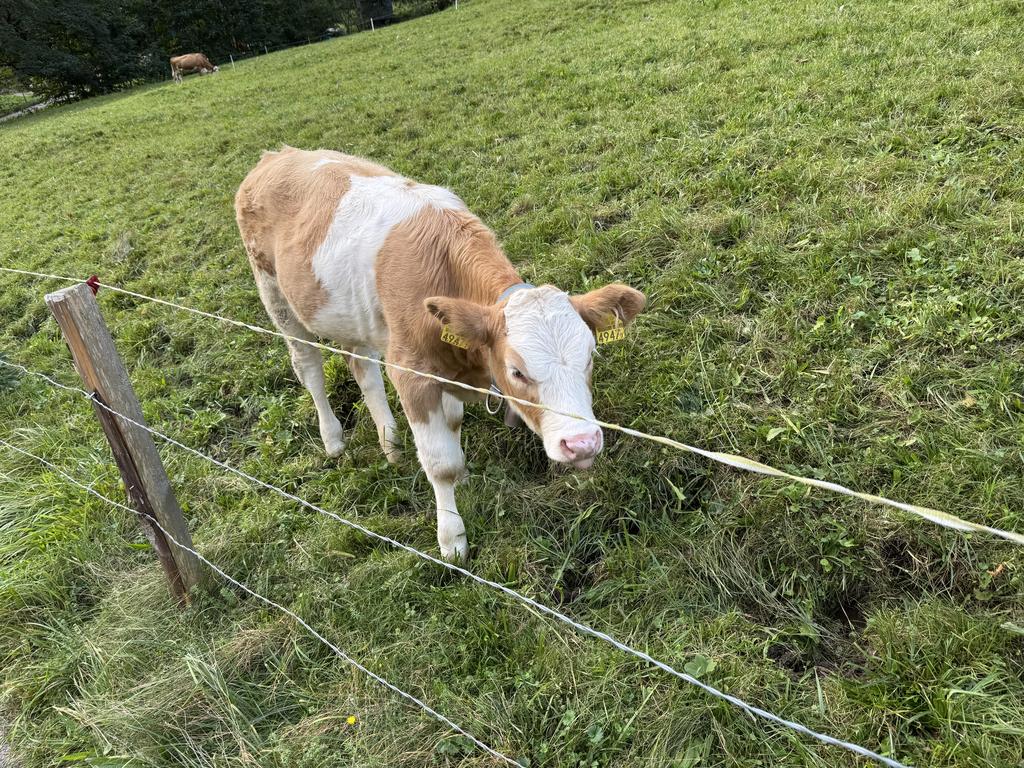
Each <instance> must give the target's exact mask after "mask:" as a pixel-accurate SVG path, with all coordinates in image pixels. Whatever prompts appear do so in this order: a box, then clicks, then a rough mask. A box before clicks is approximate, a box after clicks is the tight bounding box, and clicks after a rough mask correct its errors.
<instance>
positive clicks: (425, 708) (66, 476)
mask: <svg viewBox="0 0 1024 768" xmlns="http://www.w3.org/2000/svg"><path fill="white" fill-rule="evenodd" d="M0 445H4V446H6V447H7V448H10V449H11V450H14V451H17V452H18V453H20V454H23V455H25V456H28V457H29V458H32V459H35V460H36V461H38V462H39V463H41V464H44V465H45V466H47V467H49V468H50V469H51V470H53V471H54V472H56V473H57V474H58V475H60V476H61V477H63V478H64V479H65V480H66V481H68V482H69V483H71V484H72V485H76V486H78V487H79V488H81V489H83V490H85V491H88V492H89V493H91V494H92V495H93V496H95V497H96V498H98V499H102V500H103V501H105V502H107V503H108V504H111V505H113V506H115V507H118V508H120V509H123V510H125V511H126V512H129V513H130V514H132V515H133V516H134V515H135V514H136V511H135V510H134V509H132V508H131V507H129V506H127V505H125V504H122V503H121V502H119V501H114V500H113V499H111V498H108V497H106V496H104V495H103V494H102V493H100V492H99V491H97V490H95V489H94V488H92V487H90V486H88V485H86V484H85V483H82V482H79V481H78V480H76V479H75V478H74V477H72V476H71V475H69V474H68V473H67V472H65V471H64V470H62V469H60V468H59V467H58V466H57V465H55V464H54V463H53V462H50V461H47V460H46V459H44V458H42V457H41V456H36V455H35V454H34V453H30V452H28V451H26V450H24V449H22V448H19V447H18V446H16V445H13V444H11V443H9V442H7V441H6V440H4V439H3V438H0ZM147 520H148V521H149V522H150V523H152V524H153V525H155V526H156V527H157V528H159V529H160V530H161V531H163V534H164V536H166V537H167V538H168V539H170V540H171V541H172V542H173V543H174V544H175V545H176V546H178V547H179V548H181V549H183V550H185V551H186V552H191V553H192V554H193V555H195V556H196V557H197V558H198V559H199V560H201V561H202V562H204V563H205V564H206V565H208V566H209V567H210V569H212V570H213V571H215V572H216V573H218V574H219V575H220V576H221V577H222V578H223V579H225V580H226V581H229V582H231V583H232V584H234V585H235V586H236V587H238V588H239V589H241V590H244V591H245V592H246V593H248V594H250V595H252V596H253V597H255V598H256V599H257V600H259V601H261V602H263V603H265V604H267V605H269V606H271V607H273V608H276V609H277V610H279V611H281V612H282V613H284V614H286V615H287V616H290V617H291V618H292V619H294V620H295V621H297V622H298V623H299V624H301V625H302V627H303V628H304V629H305V630H306V631H307V632H309V634H311V635H312V636H313V637H315V638H316V639H317V640H319V641H320V642H321V643H323V644H324V645H326V646H327V647H328V648H330V649H331V650H332V651H334V653H335V654H337V655H338V656H339V657H340V658H342V659H344V660H345V661H347V662H348V663H349V664H351V665H352V666H353V667H355V668H356V669H358V670H359V671H360V672H362V673H363V674H365V675H368V676H369V677H371V678H373V679H374V680H376V681H377V682H378V683H380V684H381V685H383V686H384V687H385V688H388V689H389V690H391V691H393V692H395V693H397V694H398V695H399V696H401V697H402V698H404V699H407V700H408V701H411V702H412V703H413V704H415V705H416V706H417V707H419V708H420V709H422V710H423V711H424V712H426V713H428V714H429V715H432V716H433V717H435V718H437V719H438V720H439V721H441V722H442V723H444V724H445V725H447V726H448V727H449V728H451V729H452V730H453V731H456V732H457V733H459V734H461V735H463V736H465V737H466V738H467V739H469V740H470V741H471V742H473V743H474V744H475V745H476V746H478V747H479V748H480V749H482V750H484V751H485V752H488V753H490V754H491V755H493V756H494V757H496V758H498V759H499V760H503V761H504V762H506V763H508V764H509V765H513V766H516V768H521V764H520V763H519V762H518V761H517V760H513V759H512V758H511V757H508V756H507V755H503V754H502V753H501V752H499V751H498V750H496V749H494V748H493V747H490V746H488V745H487V744H485V743H484V742H482V741H480V739H478V738H477V737H476V736H474V735H473V734H471V733H470V732H469V731H467V730H466V729H465V728H462V727H460V726H458V725H456V724H455V723H453V722H452V721H451V720H449V719H448V718H447V717H445V716H444V715H442V714H441V713H440V712H438V711H437V710H436V709H433V708H432V707H431V706H430V705H428V704H426V703H425V702H423V701H422V700H420V699H418V698H416V697H415V696H413V695H412V694H411V693H406V692H405V691H403V690H402V689H401V688H399V687H398V686H397V685H395V684H394V683H390V682H388V681H387V680H385V679H384V678H383V677H381V676H380V675H378V674H377V673H376V672H374V671H372V670H370V669H367V668H366V667H364V666H363V665H362V664H360V663H359V662H358V661H356V660H355V659H353V658H352V657H351V656H349V655H348V654H347V653H345V652H344V651H343V650H341V648H339V647H338V646H336V645H335V644H334V643H332V642H331V641H330V640H328V639H327V638H326V637H324V636H323V635H321V634H320V633H319V632H317V631H316V630H315V629H313V627H311V626H310V625H309V624H307V623H306V621H305V620H304V619H303V618H302V617H301V616H299V615H298V614H297V613H295V612H294V611H292V610H290V609H288V608H285V607H284V606H283V605H281V604H280V603H275V602H274V601H273V600H271V599H270V598H269V597H264V596H263V595H261V594H260V593H259V592H256V591H255V590H254V589H251V588H250V587H248V586H246V585H245V584H243V583H242V582H240V581H239V580H238V579H236V578H234V577H232V576H230V575H228V574H227V573H225V572H224V571H223V570H222V569H221V568H220V567H219V566H217V565H214V564H213V563H212V562H210V561H209V560H207V559H206V557H204V556H203V555H201V554H200V553H199V552H197V551H196V550H194V549H192V548H191V547H187V546H185V545H184V544H182V543H181V542H179V541H178V540H177V539H176V538H174V536H173V535H172V534H171V533H170V531H168V530H167V529H166V528H164V527H163V526H162V525H160V522H159V521H158V520H156V519H155V518H152V517H147Z"/></svg>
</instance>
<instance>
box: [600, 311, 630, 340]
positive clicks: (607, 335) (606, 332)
mask: <svg viewBox="0 0 1024 768" xmlns="http://www.w3.org/2000/svg"><path fill="white" fill-rule="evenodd" d="M609 320H610V323H609V325H608V327H605V328H602V329H601V330H599V331H598V332H597V343H598V344H611V343H612V342H616V341H622V340H623V339H624V338H626V329H625V327H623V325H622V323H621V322H620V321H619V316H618V315H615V317H614V318H609Z"/></svg>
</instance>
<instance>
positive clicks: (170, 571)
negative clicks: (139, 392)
mask: <svg viewBox="0 0 1024 768" xmlns="http://www.w3.org/2000/svg"><path fill="white" fill-rule="evenodd" d="M46 306H48V307H49V308H50V312H51V313H53V316H54V318H56V320H57V324H58V325H59V326H60V329H61V331H62V332H63V333H64V339H65V341H67V344H68V347H69V348H70V349H71V356H72V357H73V358H74V361H75V368H76V369H78V375H79V376H81V377H82V382H83V383H84V384H85V388H86V390H88V391H89V392H90V393H91V394H92V396H93V398H94V401H95V402H93V409H94V410H95V411H96V416H97V418H98V419H99V421H100V425H101V426H102V427H103V433H104V434H105V435H106V436H107V441H108V442H109V443H110V448H111V450H112V451H113V453H114V460H115V461H116V462H117V466H118V469H120V470H121V479H122V480H124V485H125V488H126V490H127V492H128V498H129V499H130V500H131V502H132V505H133V506H134V507H135V509H136V510H137V512H138V517H139V521H140V522H141V524H142V527H143V529H144V530H145V532H146V536H147V538H148V539H149V541H150V543H151V544H152V545H153V549H154V550H156V553H157V557H158V558H159V560H160V565H161V566H162V567H163V569H164V573H165V574H166V576H167V580H168V581H169V582H170V587H171V594H173V595H174V597H175V598H176V599H177V600H178V601H179V602H180V603H185V602H187V600H188V591H189V589H191V588H192V586H193V585H195V584H196V582H197V581H198V580H199V574H200V568H199V561H198V560H197V559H196V556H195V555H193V554H192V553H191V552H188V551H186V550H184V549H182V548H181V547H178V546H177V545H175V543H174V542H173V541H170V540H169V539H168V538H167V537H166V536H165V535H164V533H163V531H161V530H160V529H159V528H157V527H156V526H155V525H153V523H152V522H151V520H154V519H155V520H156V521H157V522H158V523H159V524H160V525H161V526H163V527H164V528H166V529H167V531H168V533H170V535H171V536H173V537H174V539H176V540H177V541H178V542H179V543H181V544H183V545H184V546H186V547H192V537H191V535H190V534H189V532H188V526H187V525H186V524H185V518H184V516H183V515H182V514H181V507H179V506H178V500H177V499H176V498H175V497H174V491H172V490H171V482H170V480H168V479H167V473H166V472H165V471H164V465H163V463H162V462H161V461H160V454H159V453H158V452H157V450H156V446H155V445H154V444H153V438H152V437H151V435H150V434H149V432H147V431H146V430H145V429H142V428H141V427H138V426H136V425H135V424H131V423H130V422H127V421H125V420H123V419H120V418H118V417H116V416H114V415H113V414H112V413H110V411H107V410H106V409H104V408H102V407H101V406H100V405H98V403H104V404H106V405H107V406H108V407H109V408H111V409H112V410H114V411H117V412H118V413H121V414H124V415H125V416H127V417H128V418H130V419H132V420H134V421H137V422H138V423H139V424H145V423H146V422H145V419H144V418H143V416H142V406H140V405H139V400H138V397H136V395H135V390H134V389H132V385H131V381H130V380H129V378H128V371H127V370H125V367H124V363H123V362H121V357H120V355H118V353H117V348H116V347H115V346H114V340H113V339H112V338H111V336H110V331H108V330H107V326H106V324H105V323H104V322H103V315H102V314H100V307H99V304H97V302H96V298H95V296H93V292H92V289H91V287H90V286H89V285H86V284H85V283H80V284H79V285H75V286H72V287H71V288H64V289H63V290H60V291H57V292H56V293H50V294H47V295H46Z"/></svg>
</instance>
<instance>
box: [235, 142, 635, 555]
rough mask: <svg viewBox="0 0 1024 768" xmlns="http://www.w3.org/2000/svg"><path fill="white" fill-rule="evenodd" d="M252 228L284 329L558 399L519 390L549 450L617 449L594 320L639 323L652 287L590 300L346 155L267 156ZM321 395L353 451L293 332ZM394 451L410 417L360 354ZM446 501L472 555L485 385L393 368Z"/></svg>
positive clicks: (451, 531) (453, 210)
mask: <svg viewBox="0 0 1024 768" xmlns="http://www.w3.org/2000/svg"><path fill="white" fill-rule="evenodd" d="M235 213H236V216H237V219H238V228H239V231H240V232H241V235H242V241H243V242H244V244H245V248H246V251H247V253H248V256H249V261H250V263H251V265H252V270H253V274H254V275H255V277H256V284H257V286H258V288H259V292H260V297H261V299H262V300H263V304H264V305H265V306H266V309H267V312H268V313H269V314H270V317H271V319H272V320H273V321H274V323H275V324H276V325H277V327H278V328H279V329H280V330H281V331H282V332H283V333H285V334H287V335H289V336H293V337H296V338H298V339H305V340H313V339H314V337H316V336H322V337H326V338H329V339H333V340H334V341H335V342H337V343H338V344H339V345H340V346H342V347H343V348H345V349H348V350H351V351H353V352H357V353H359V354H362V355H367V356H370V357H373V358H375V359H379V358H380V355H381V354H383V355H384V357H385V359H386V360H387V361H388V362H390V363H395V364H398V365H401V366H404V367H407V368H411V369H414V370H417V371H424V372H427V373H431V374H435V375H437V376H441V377H444V378H446V379H449V380H454V381H459V382H462V383H465V384H470V385H472V386H475V387H481V388H483V389H487V388H488V387H489V386H492V385H493V386H496V387H498V388H499V389H500V391H501V392H504V393H507V394H510V395H514V396H516V397H519V398H522V399H523V400H528V401H531V402H534V403H541V404H544V405H546V406H548V407H550V408H552V409H555V410H558V411H561V412H562V413H563V414H571V415H572V416H578V417H580V418H572V417H570V416H566V415H559V414H556V413H552V412H551V411H547V410H544V409H541V408H535V407H530V406H525V405H519V404H516V403H512V402H509V406H510V407H511V408H512V409H513V411H514V412H515V414H517V415H518V416H519V417H521V419H522V420H523V421H524V422H525V423H526V424H527V425H528V426H529V427H530V429H532V430H533V431H534V432H535V433H536V434H538V435H539V436H540V437H541V438H542V440H543V442H544V450H545V452H546V453H547V455H548V457H549V458H550V459H552V460H553V461H556V462H561V463H565V464H571V465H573V466H575V467H577V468H580V469H585V468H587V467H589V466H590V465H591V464H592V463H593V461H594V458H595V457H596V456H597V454H598V453H600V451H601V448H602V446H603V436H602V434H601V430H600V428H599V427H598V426H597V425H596V424H594V423H593V421H592V420H593V418H594V414H593V411H592V409H591V399H592V398H591V391H590V375H591V358H592V356H593V353H594V344H595V338H594V336H595V332H596V331H598V330H602V329H605V328H606V327H608V326H609V325H614V326H615V327H616V329H618V328H620V327H621V326H623V325H625V324H627V323H629V322H630V321H631V320H632V319H633V318H634V317H635V316H636V315H637V314H638V313H639V312H640V311H641V310H642V309H643V306H644V303H645V298H644V295H643V294H642V293H640V292H639V291H636V290H634V289H633V288H630V287H628V286H625V285H621V284H612V285H606V286H605V287H603V288H598V289H596V290H593V291H590V292H589V293H585V294H582V295H579V296H569V295H567V294H566V293H564V292H562V291H560V290H558V289H557V288H555V287H554V286H550V285H543V286H539V287H534V286H532V285H529V284H527V283H524V282H523V281H522V280H521V279H520V277H519V275H518V273H517V272H516V270H515V268H514V267H513V266H512V264H511V263H510V262H509V260H508V259H507V258H506V257H505V254H504V253H503V252H502V250H501V248H500V246H499V245H498V242H497V240H496V239H495V237H494V234H493V233H492V232H491V230H490V229H488V228H487V227H486V226H485V225H484V224H483V223H482V222H481V221H480V219H478V218H477V217H476V216H474V215H473V214H472V213H470V211H469V210H468V209H467V208H466V205H465V204H464V203H463V202H462V200H460V199H459V198H458V197H456V196H455V194H454V193H452V192H450V191H449V190H447V189H443V188H442V187H434V186H429V185H426V184H419V183H417V182H415V181H412V180H410V179H406V178H404V177H402V176H399V175H398V174H396V173H394V172H392V171H390V170H388V169H387V168H384V167H382V166H380V165H377V164H375V163H372V162H370V161H368V160H363V159H361V158H358V157H352V156H349V155H343V154H341V153H340V152H332V151H329V150H318V151H315V152H306V151H303V150H299V149H294V148H292V147H285V148H283V149H282V150H281V151H279V152H264V153H263V157H262V159H261V160H260V161H259V163H258V164H257V165H256V167H255V168H254V169H253V170H252V171H251V172H250V173H249V175H248V176H247V177H246V178H245V181H243V182H242V185H241V187H239V189H238V193H237V195H236V196H235ZM288 347H289V350H290V353H291V359H292V366H293V367H294V368H295V373H296V375H297V376H298V378H299V381H301V382H302V384H304V385H305V387H306V388H307V389H308V390H309V392H310V394H311V395H312V396H313V403H314V404H315V406H316V410H317V414H318V417H319V422H320V435H321V437H322V438H323V441H324V446H325V448H326V449H327V453H328V454H329V455H331V456H336V455H338V454H339V453H340V452H341V451H342V450H343V449H344V445H345V443H344V440H343V437H342V429H341V423H340V422H339V421H338V418H337V417H336V416H335V415H334V412H333V411H332V410H331V406H330V404H329V403H328V400H327V392H326V390H325V388H324V372H323V355H322V353H321V352H320V350H319V349H317V348H316V347H312V346H309V345H306V344H302V343H301V342H296V341H292V340H289V341H288ZM347 359H348V364H349V367H350V368H351V370H352V373H353V375H354V376H355V379H356V382H357V383H358V384H359V388H360V389H361V390H362V393H363V397H364V398H365V400H366V405H367V407H368V408H369V411H370V414H371V416H372V417H373V420H374V422H375V424H376V426H377V436H378V439H379V441H380V444H381V447H382V448H383V450H384V453H385V455H386V456H387V458H388V460H389V461H391V462H394V461H395V460H396V459H397V457H398V452H397V447H396V444H395V442H394V441H395V418H394V416H393V415H392V413H391V409H390V408H389V407H388V401H387V395H386V393H385V391H384V381H383V379H382V377H381V371H380V365H379V364H378V363H368V362H366V361H363V360H357V359H352V358H347ZM388 373H389V375H390V377H391V380H392V381H393V382H394V385H395V389H396V390H397V391H398V396H399V399H400V400H401V403H402V408H403V410H404V411H405V414H406V417H407V418H408V420H409V425H410V426H411V428H412V434H413V438H414V440H415V443H416V450H417V453H418V456H419V461H420V464H421V465H422V466H423V469H424V471H425V473H426V475H427V477H428V479H429V480H430V483H431V485H432V486H433V488H434V494H435V496H436V500H437V540H438V544H439V545H440V548H441V554H442V555H443V556H444V557H445V558H448V559H452V560H464V559H465V557H466V554H467V541H466V529H465V526H464V525H463V522H462V518H461V517H460V516H459V513H458V509H457V507H456V504H455V484H456V482H457V481H458V480H460V479H461V478H462V477H463V476H464V475H465V465H464V456H463V453H462V446H461V444H460V430H461V427H462V416H463V402H464V401H469V400H479V399H482V396H480V395H477V394H476V393H472V392H468V391H467V390H463V389H460V388H458V387H455V386H452V385H450V384H443V383H440V382H437V381H434V380H431V379H428V378H425V377H422V376H417V375H415V374H411V373H407V372H404V371H400V370H396V369H394V368H389V369H388Z"/></svg>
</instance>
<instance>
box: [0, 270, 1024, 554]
mask: <svg viewBox="0 0 1024 768" xmlns="http://www.w3.org/2000/svg"><path fill="white" fill-rule="evenodd" d="M0 272H10V273H13V274H20V275H29V276H32V277H41V278H45V279H49V280H62V281H64V282H68V283H83V282H86V280H84V279H83V278H78V277H68V276H66V275H53V274H49V273H46V272H33V271H31V270H26V269H14V268H11V267H0ZM93 285H96V286H102V287H103V288H105V289H107V290H109V291H113V292H115V293H121V294H124V295H126V296H132V297H134V298H137V299H141V300H143V301H149V302H153V303H155V304H161V305H163V306H167V307H171V308H173V309H177V310H181V311H183V312H189V313H191V314H193V315H197V316H199V317H205V318H208V319H211V320H217V321H218V322H221V323H226V324H228V325H233V326H236V327H238V328H244V329H246V330H249V331H252V332H254V333H260V334H264V335H268V336H277V337H280V338H282V339H285V340H287V341H292V342H295V343H298V344H306V345H308V346H311V347H316V348H318V349H322V350H325V351H328V352H333V353H335V354H339V355H345V356H347V357H349V358H353V359H356V360H363V361H367V362H371V363H376V364H380V365H383V366H385V367H387V368H391V369H393V370H397V371H402V372H404V373H410V374H413V375H415V376H420V377H422V378H426V379H431V380H433V381H437V382H439V383H442V384H447V385H449V386H453V387H458V388H460V389H462V390H466V391H470V392H477V393H480V394H483V395H485V396H492V397H500V398H502V399H503V400H508V401H510V402H514V403H518V404H519V405H526V406H530V407H532V408H539V409H541V410H544V411H550V412H552V413H555V414H558V415H560V416H567V417H569V418H573V419H578V420H580V421H584V422H587V423H591V424H595V425H597V426H600V427H602V428H604V429H610V430H612V431H615V432H621V433H623V434H626V435H630V436H632V437H636V438H640V439H641V440H648V441H650V442H654V443H658V444H660V445H665V446H668V447H670V448H675V449H676V450H679V451H684V452H686V453H693V454H696V455H698V456H703V457H704V458H707V459H710V460H712V461H714V462H717V463H719V464H724V465H726V466H729V467H734V468H736V469H742V470H745V471H747V472H753V473H755V474H760V475H768V476H770V477H777V478H780V479H783V480H788V481H790V482H794V483H799V484H800V485H804V486H808V487H812V488H821V489H823V490H827V491H832V492H833V493H838V494H841V495H843V496H850V497H852V498H855V499H860V500H861V501H866V502H869V503H871V504H877V505H882V506H887V507H892V508H893V509H898V510H901V511H903V512H908V513H910V514H913V515H916V516H918V517H921V518H923V519H925V520H929V521H930V522H933V523H937V524H938V525H941V526H944V527H946V528H952V529H954V530H958V531H973V532H977V533H986V534H989V535H992V536H997V537H999V538H1002V539H1006V540H1008V541H1012V542H1014V543H1016V544H1024V534H1020V533H1017V532H1016V531H1007V530H1004V529H1001V528H995V527H992V526H988V525H983V524H981V523H976V522H973V521H970V520H965V519H963V518H962V517H958V516H956V515H953V514H950V513H948V512H943V511H940V510H938V509H932V508H931V507H924V506H920V505H917V504H907V503H905V502H901V501H894V500H892V499H888V498H886V497H884V496H878V495H876V494H872V493H863V492H861V491H855V490H853V489H851V488H847V487H846V486H844V485H840V484H839V483H833V482H830V481H827V480H818V479H816V478H813V477H805V476H803V475H796V474H793V473H790V472H785V471H783V470H781V469H776V468H775V467H772V466H769V465H767V464H764V463H762V462H760V461H756V460H755V459H748V458H746V457H745V456H737V455H735V454H731V453H722V452H720V451H710V450H707V449H705V448H697V447H696V446H692V445H688V444H686V443H683V442H680V441H678V440H673V439H672V438H669V437H665V436H662V435H654V434H651V433H648V432H643V431H641V430H638V429H632V428H630V427H624V426H622V425H620V424H614V423H611V422H607V421H601V420H600V419H591V418H584V417H582V416H579V415H577V414H574V413H566V412H564V411H560V410H558V409H556V408H551V407H550V406H547V405H544V404H543V403H534V402H531V401H529V400H523V399H522V398H518V397H515V396H514V395H508V394H505V393H497V392H494V391H493V390H488V389H483V388H482V387H474V386H472V385H470V384H465V383H463V382H461V381H455V380H453V379H447V378H445V377H443V376H438V375H436V374H433V373H429V372H426V371H418V370H415V369H413V368H408V367H406V366H403V365H399V364H397V363H393V362H390V361H388V360H379V359H377V358H374V357H368V356H366V355H360V354H358V353H356V352H351V351H349V350H346V349H340V348H338V347H332V346H330V345H328V344H323V343H320V342H316V341H309V340H307V339H300V338H297V337H295V336H289V335H288V334H285V333H281V332H280V331H274V330H271V329H269V328H263V327H261V326H258V325H252V324H250V323H245V322H242V321H241V320H235V319H232V318H229V317H224V316H223V315H218V314H215V313H213V312H206V311H204V310H201V309H194V308H193V307H189V306H186V305H184V304H178V303H176V302H173V301H168V300H166V299H160V298H156V297H153V296H147V295H145V294H142V293H136V292H135V291H130V290H127V289H126V288H121V287H119V286H116V285H111V284H109V283H104V282H100V281H98V280H96V281H94V282H93Z"/></svg>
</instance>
